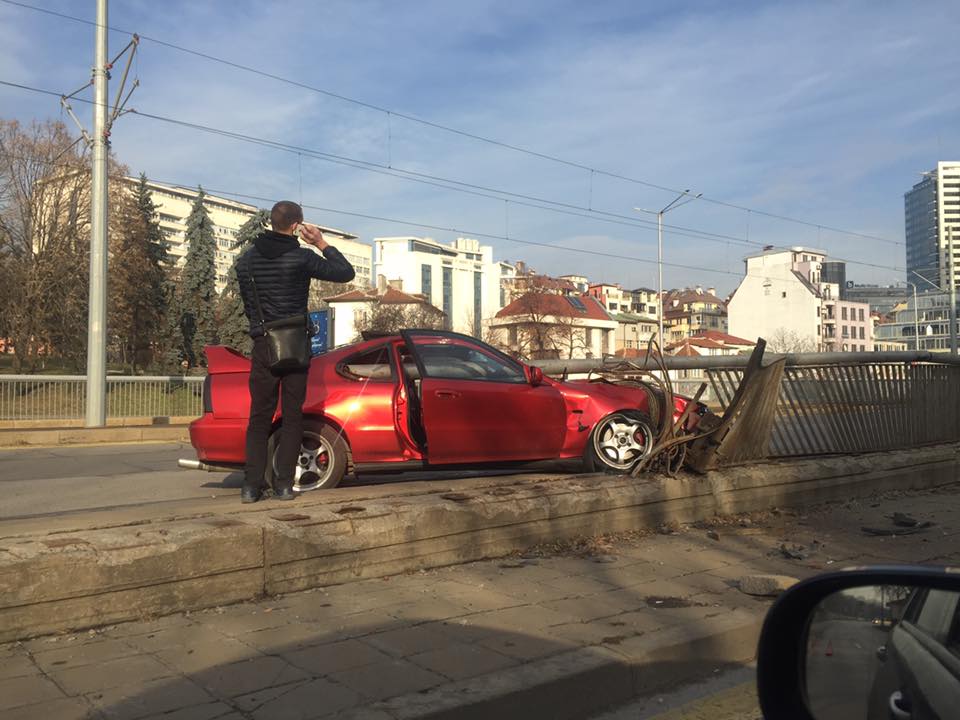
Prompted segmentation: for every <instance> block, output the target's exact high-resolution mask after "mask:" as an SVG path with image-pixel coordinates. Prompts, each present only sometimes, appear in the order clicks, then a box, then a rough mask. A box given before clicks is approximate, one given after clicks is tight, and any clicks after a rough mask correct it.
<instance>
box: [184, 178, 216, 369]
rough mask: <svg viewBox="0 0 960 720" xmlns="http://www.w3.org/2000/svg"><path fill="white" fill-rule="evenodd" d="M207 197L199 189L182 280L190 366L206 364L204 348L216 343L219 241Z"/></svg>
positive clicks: (189, 223)
mask: <svg viewBox="0 0 960 720" xmlns="http://www.w3.org/2000/svg"><path fill="white" fill-rule="evenodd" d="M204 197H205V195H204V192H203V188H200V192H199V193H198V194H197V199H196V200H194V202H193V208H192V209H191V210H190V215H189V217H187V232H186V242H187V258H186V262H185V263H184V266H183V275H182V279H181V282H180V298H179V300H180V332H181V333H182V335H183V354H184V359H185V360H186V361H187V363H188V364H189V366H190V367H198V366H200V365H206V357H205V356H204V354H203V348H204V346H205V345H214V344H216V342H217V324H216V303H217V290H216V282H217V266H216V256H217V244H216V240H215V239H214V235H213V223H212V222H211V220H210V215H209V213H208V212H207V208H206V207H205V206H204V204H203V200H204Z"/></svg>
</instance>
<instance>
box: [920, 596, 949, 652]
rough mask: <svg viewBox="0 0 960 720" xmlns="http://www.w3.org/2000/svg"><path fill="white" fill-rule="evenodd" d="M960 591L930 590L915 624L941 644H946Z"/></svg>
mask: <svg viewBox="0 0 960 720" xmlns="http://www.w3.org/2000/svg"><path fill="white" fill-rule="evenodd" d="M958 601H960V593H956V592H951V591H949V590H929V591H928V592H927V597H926V598H925V599H924V602H923V607H921V608H920V612H919V613H918V614H917V619H916V620H915V621H914V623H915V625H916V626H917V627H918V628H919V629H921V630H923V631H924V632H925V633H927V634H928V635H929V636H930V637H932V638H933V639H934V640H936V641H937V642H939V643H940V644H941V645H945V644H946V642H947V637H948V635H949V634H950V630H951V626H952V625H953V622H954V618H955V616H956V613H957V603H958Z"/></svg>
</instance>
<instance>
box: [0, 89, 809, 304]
mask: <svg viewBox="0 0 960 720" xmlns="http://www.w3.org/2000/svg"><path fill="white" fill-rule="evenodd" d="M0 82H2V81H0ZM0 155H3V156H5V157H8V158H13V159H17V158H18V159H26V158H23V157H21V156H17V155H14V154H12V153H3V152H0ZM37 162H38V163H40V164H44V165H52V166H55V167H64V168H70V169H75V168H76V165H75V164H70V163H66V162H56V161H55V160H37ZM151 182H156V183H159V184H161V185H168V186H171V187H179V188H185V189H188V188H192V187H193V184H192V183H183V182H180V181H175V180H160V179H153V180H152V181H151ZM204 189H205V190H206V191H208V192H210V193H211V194H214V195H222V196H228V197H233V198H242V199H244V200H250V201H256V202H264V203H267V204H270V203H274V202H276V201H277V198H275V197H266V196H263V195H254V194H251V193H242V192H237V191H234V190H225V189H221V188H212V187H208V186H204ZM300 205H301V206H302V207H304V208H307V209H309V210H317V211H318V212H324V213H330V214H333V215H344V216H347V217H355V218H362V219H365V220H375V221H378V222H387V223H392V224H395V225H404V226H408V227H417V228H422V229H425V230H436V231H439V232H449V233H454V234H457V235H460V236H471V237H476V238H483V239H487V240H502V241H504V242H508V243H515V244H517V245H525V246H532V247H541V248H547V249H550V250H563V251H566V252H571V253H577V254H581V255H589V256H593V257H605V258H612V259H614V260H627V261H631V262H639V263H643V264H646V265H656V264H657V261H656V260H652V259H647V258H642V257H636V256H632V255H618V254H615V253H607V252H602V251H597V250H586V249H584V248H578V247H566V246H564V245H554V244H551V243H545V242H537V241H535V240H521V239H518V238H517V237H515V236H514V235H509V236H508V235H506V234H504V235H498V234H495V233H485V232H478V231H475V230H469V229H466V228H457V227H452V226H446V225H437V224H435V223H425V222H420V221H417V220H405V219H401V218H392V217H386V216H383V215H373V214H370V213H362V212H358V211H355V210H344V209H342V208H332V207H325V206H322V205H313V204H310V203H300ZM663 265H664V266H665V267H672V268H677V269H681V270H693V271H696V272H706V273H712V274H715V275H727V276H730V277H735V278H739V279H742V278H743V277H744V275H743V274H742V273H736V272H733V271H731V270H718V269H716V268H707V267H700V266H697V265H687V264H684V263H677V262H664V263H663ZM754 277H758V278H759V279H761V280H764V281H767V282H770V283H788V282H790V284H791V285H792V284H793V283H792V282H791V281H788V280H786V279H784V278H776V277H770V276H764V275H760V276H754Z"/></svg>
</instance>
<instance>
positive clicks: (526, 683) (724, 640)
mask: <svg viewBox="0 0 960 720" xmlns="http://www.w3.org/2000/svg"><path fill="white" fill-rule="evenodd" d="M762 625H763V618H762V617H757V616H751V615H749V614H748V613H746V612H743V611H734V612H733V613H730V614H728V615H726V616H723V617H719V618H714V619H712V620H711V622H710V625H709V626H676V627H672V628H666V629H664V630H661V631H659V632H656V633H653V634H651V635H650V636H646V637H645V636H638V637H637V638H635V640H637V641H638V642H636V643H634V645H633V647H632V648H628V649H625V650H618V649H617V647H616V646H592V647H586V648H582V649H579V650H572V651H568V652H563V653H560V654H558V655H554V656H551V657H548V658H545V659H543V660H537V661H533V662H528V663H524V664H523V665H521V666H520V667H516V668H510V669H509V670H502V671H498V672H495V673H490V674H487V675H481V676H479V677H476V678H471V679H470V680H465V681H461V682H456V683H450V684H446V685H442V686H440V687H439V688H435V689H433V690H427V691H424V692H417V693H411V694H408V695H402V696H399V697H394V698H390V699H388V700H385V701H381V702H378V703H373V704H370V705H367V706H365V707H361V708H356V709H354V710H352V711H349V712H347V713H345V714H343V715H341V716H338V717H340V718H341V719H342V720H349V719H353V720H360V718H367V717H390V718H395V719H396V720H485V719H486V718H491V717H496V718H500V719H501V720H508V719H511V718H517V719H518V720H520V719H523V720H526V719H527V718H552V719H553V720H575V719H577V718H583V717H586V716H588V715H591V714H594V713H598V712H602V711H604V710H606V709H608V708H612V707H615V706H617V705H621V704H624V703H626V702H629V701H630V700H632V699H633V698H636V697H643V696H646V695H650V694H653V693H656V692H660V691H663V690H666V689H668V688H670V687H675V686H678V685H681V684H684V683H686V682H691V681H693V680H697V679H699V678H701V677H704V676H707V675H710V674H712V673H713V671H714V670H716V669H717V668H719V667H723V666H730V665H735V664H736V665H742V664H744V663H747V662H749V661H751V660H753V659H754V657H755V655H756V648H757V640H758V638H759V636H760V629H761V627H762ZM377 713H380V715H377Z"/></svg>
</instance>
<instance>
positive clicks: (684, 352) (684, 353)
mask: <svg viewBox="0 0 960 720" xmlns="http://www.w3.org/2000/svg"><path fill="white" fill-rule="evenodd" d="M667 349H668V350H669V349H670V348H667ZM671 355H674V356H677V357H700V353H698V352H697V351H696V350H694V349H693V347H692V345H691V344H690V343H683V345H682V346H681V348H680V349H679V350H677V351H676V352H675V353H671Z"/></svg>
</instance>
